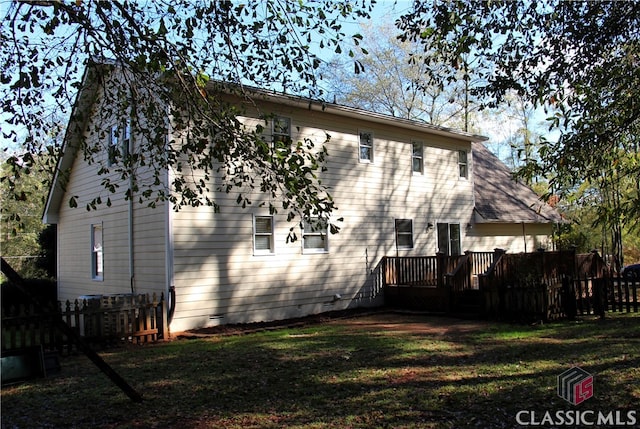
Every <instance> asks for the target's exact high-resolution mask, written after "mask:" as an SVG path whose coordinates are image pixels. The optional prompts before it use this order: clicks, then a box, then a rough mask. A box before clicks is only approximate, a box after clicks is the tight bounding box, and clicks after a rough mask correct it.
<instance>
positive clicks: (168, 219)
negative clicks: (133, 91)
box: [164, 109, 176, 332]
mask: <svg viewBox="0 0 640 429" xmlns="http://www.w3.org/2000/svg"><path fill="white" fill-rule="evenodd" d="M172 132H173V131H172V127H171V120H170V113H169V109H167V136H166V138H167V141H166V146H167V147H166V150H167V151H168V149H169V144H170V141H171V134H172ZM165 153H166V151H165ZM167 161H168V160H167ZM166 169H167V171H166V176H165V178H166V181H167V183H166V189H167V191H168V192H169V193H170V192H171V183H172V181H173V177H172V174H171V169H170V168H169V165H168V162H167V165H166ZM172 213H173V204H172V203H171V200H170V199H167V200H166V204H165V211H164V216H165V222H164V224H165V264H164V266H165V277H166V282H165V295H164V296H165V297H166V298H165V299H166V300H167V303H168V304H167V314H166V316H167V327H168V329H169V332H171V328H170V325H171V321H172V320H173V315H174V313H175V310H176V287H175V278H174V267H173V262H174V261H173V246H174V237H173V215H172Z"/></svg>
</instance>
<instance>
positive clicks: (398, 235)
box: [394, 218, 415, 250]
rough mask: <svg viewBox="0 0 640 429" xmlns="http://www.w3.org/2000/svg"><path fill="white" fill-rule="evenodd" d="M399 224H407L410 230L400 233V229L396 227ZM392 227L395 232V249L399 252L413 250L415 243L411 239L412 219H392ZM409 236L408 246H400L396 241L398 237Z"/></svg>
mask: <svg viewBox="0 0 640 429" xmlns="http://www.w3.org/2000/svg"><path fill="white" fill-rule="evenodd" d="M400 222H409V227H410V230H409V231H408V232H407V231H400V228H399V227H398V225H399V223H400ZM394 227H395V232H396V248H397V249H399V250H412V249H414V248H415V241H414V239H413V219H400V218H397V219H394ZM401 235H402V236H409V239H410V244H409V245H408V246H407V245H404V244H403V245H400V241H399V240H398V238H399V237H400V236H401Z"/></svg>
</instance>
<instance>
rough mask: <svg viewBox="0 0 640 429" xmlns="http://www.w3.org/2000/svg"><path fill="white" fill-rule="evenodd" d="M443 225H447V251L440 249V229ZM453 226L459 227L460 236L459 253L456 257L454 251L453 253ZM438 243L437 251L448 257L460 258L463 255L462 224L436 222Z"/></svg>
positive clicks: (458, 238)
mask: <svg viewBox="0 0 640 429" xmlns="http://www.w3.org/2000/svg"><path fill="white" fill-rule="evenodd" d="M441 225H446V229H447V248H446V249H441V248H440V241H441V240H440V227H441ZM452 225H456V226H457V227H458V236H457V240H456V241H457V242H458V253H457V254H456V255H453V253H452V251H451V247H452V246H451V243H452V241H451V226H452ZM436 234H437V236H436V243H437V251H438V252H442V253H444V254H445V255H448V256H460V255H462V228H461V224H460V222H455V221H452V222H448V221H438V222H436Z"/></svg>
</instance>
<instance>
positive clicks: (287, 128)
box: [271, 116, 291, 149]
mask: <svg viewBox="0 0 640 429" xmlns="http://www.w3.org/2000/svg"><path fill="white" fill-rule="evenodd" d="M271 124H272V125H271V137H272V139H273V147H274V148H275V149H282V148H288V147H289V146H290V145H291V119H289V118H283V117H280V116H276V117H274V118H273V121H272V122H271Z"/></svg>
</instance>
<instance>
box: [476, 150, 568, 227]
mask: <svg viewBox="0 0 640 429" xmlns="http://www.w3.org/2000/svg"><path fill="white" fill-rule="evenodd" d="M471 147H472V154H473V168H474V170H473V171H474V175H473V176H474V197H475V210H474V211H475V214H476V216H475V220H476V222H477V223H491V222H496V223H558V222H563V221H564V220H563V218H562V216H561V215H560V213H558V211H557V210H556V209H555V208H553V207H551V206H550V205H549V204H547V203H545V202H544V201H542V200H540V198H539V197H538V195H537V194H536V193H535V192H534V191H533V190H532V189H531V188H529V187H528V186H526V185H525V184H523V183H520V182H517V181H515V180H513V178H512V175H511V171H509V169H508V168H507V166H506V165H504V163H502V161H500V160H499V159H498V157H496V156H495V155H494V154H492V153H491V152H490V151H489V150H488V149H487V148H486V147H485V146H484V144H482V143H478V142H474V143H472V146H471Z"/></svg>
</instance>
